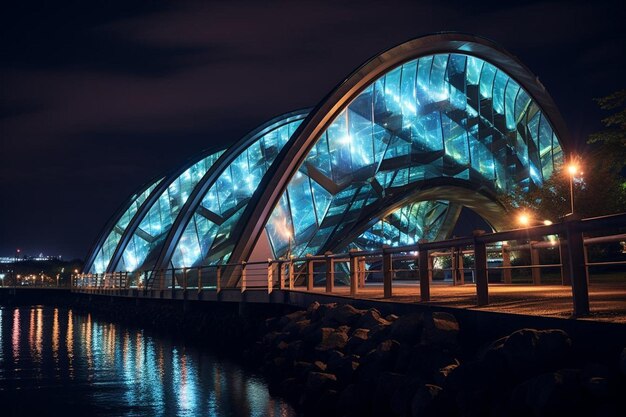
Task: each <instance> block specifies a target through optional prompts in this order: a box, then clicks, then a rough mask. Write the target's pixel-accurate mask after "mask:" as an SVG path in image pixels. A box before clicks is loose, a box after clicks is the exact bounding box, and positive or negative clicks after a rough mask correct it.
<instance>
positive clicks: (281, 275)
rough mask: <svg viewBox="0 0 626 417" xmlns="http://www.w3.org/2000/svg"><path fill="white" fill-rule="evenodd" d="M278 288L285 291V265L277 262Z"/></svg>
mask: <svg viewBox="0 0 626 417" xmlns="http://www.w3.org/2000/svg"><path fill="white" fill-rule="evenodd" d="M278 288H280V289H281V290H284V289H285V263H284V262H283V261H278Z"/></svg>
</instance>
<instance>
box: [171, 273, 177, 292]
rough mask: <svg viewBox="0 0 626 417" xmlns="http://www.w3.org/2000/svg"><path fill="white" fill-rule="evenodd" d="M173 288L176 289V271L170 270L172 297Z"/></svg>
mask: <svg viewBox="0 0 626 417" xmlns="http://www.w3.org/2000/svg"><path fill="white" fill-rule="evenodd" d="M175 288H176V269H174V268H172V295H174V289H175Z"/></svg>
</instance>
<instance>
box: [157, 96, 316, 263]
mask: <svg viewBox="0 0 626 417" xmlns="http://www.w3.org/2000/svg"><path fill="white" fill-rule="evenodd" d="M310 110H311V109H310V108H307V109H301V110H295V111H292V112H289V113H286V114H282V115H280V116H277V117H274V118H272V119H271V120H269V121H267V122H265V123H263V124H262V125H261V126H259V127H257V128H256V129H254V130H252V131H251V132H249V133H248V134H247V135H246V136H244V137H243V138H241V139H240V140H239V141H238V142H237V143H236V144H235V145H233V146H231V147H230V148H228V150H227V151H226V152H224V154H222V156H220V158H219V159H218V160H217V161H216V162H215V164H213V166H212V167H211V169H210V170H209V171H208V172H207V173H206V174H205V175H204V177H203V178H202V179H201V180H200V182H199V183H198V184H197V185H196V187H195V188H194V190H193V192H192V193H191V194H190V196H189V198H188V199H187V201H186V202H185V204H184V206H183V208H182V209H181V210H180V214H179V215H178V216H177V217H176V220H175V221H174V224H173V225H172V228H171V229H170V231H169V233H168V235H167V237H166V239H165V243H164V245H163V248H162V250H161V253H160V254H159V257H158V258H157V262H156V264H155V269H157V270H158V269H166V268H168V267H169V264H170V262H171V260H172V256H173V254H174V250H175V249H176V246H177V245H178V243H179V242H180V239H181V237H182V234H183V232H184V231H185V228H186V227H187V225H188V224H189V222H190V221H191V218H192V216H193V215H194V213H195V212H196V209H197V208H198V206H199V205H200V204H201V203H202V199H203V198H204V196H205V195H206V193H207V192H208V191H209V189H210V188H211V187H212V186H213V184H214V183H215V181H216V180H217V179H218V177H219V176H220V175H221V174H222V172H223V171H224V170H225V169H227V168H228V167H229V166H230V164H231V163H233V162H234V161H235V160H236V158H237V157H238V156H239V155H240V154H241V153H242V152H244V151H245V150H246V149H247V148H248V147H249V146H250V145H251V144H253V143H254V142H255V141H256V140H257V139H259V138H260V137H261V136H263V135H265V134H266V133H268V132H270V131H271V130H274V129H277V128H278V127H280V126H282V125H285V124H288V123H291V122H293V121H295V120H300V119H304V118H305V117H306V115H307V114H308V113H309V111H310Z"/></svg>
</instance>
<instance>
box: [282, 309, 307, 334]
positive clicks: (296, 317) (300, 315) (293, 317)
mask: <svg viewBox="0 0 626 417" xmlns="http://www.w3.org/2000/svg"><path fill="white" fill-rule="evenodd" d="M305 316H306V311H304V310H298V311H294V312H293V313H289V314H285V315H284V316H282V317H281V318H280V320H279V322H278V325H279V326H281V327H283V328H284V327H285V326H286V325H288V324H289V323H291V322H296V321H300V320H302V319H304V318H305ZM283 331H285V330H284V329H283Z"/></svg>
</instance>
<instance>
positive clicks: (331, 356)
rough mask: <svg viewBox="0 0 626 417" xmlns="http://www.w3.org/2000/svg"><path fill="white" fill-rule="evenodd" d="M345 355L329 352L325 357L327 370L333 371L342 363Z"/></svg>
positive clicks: (338, 352)
mask: <svg viewBox="0 0 626 417" xmlns="http://www.w3.org/2000/svg"><path fill="white" fill-rule="evenodd" d="M344 357H345V355H344V354H343V353H342V352H341V351H339V350H330V351H328V355H327V357H326V363H328V369H329V370H331V371H332V370H333V369H335V368H336V367H338V366H340V365H341V364H342V363H343V358H344Z"/></svg>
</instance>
